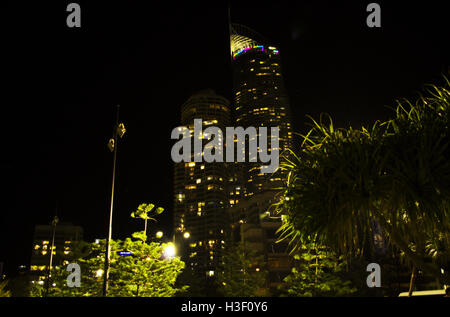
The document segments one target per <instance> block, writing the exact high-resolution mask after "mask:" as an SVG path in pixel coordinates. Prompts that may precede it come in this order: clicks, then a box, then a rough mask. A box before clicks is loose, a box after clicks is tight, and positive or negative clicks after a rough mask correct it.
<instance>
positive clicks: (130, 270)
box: [32, 232, 184, 297]
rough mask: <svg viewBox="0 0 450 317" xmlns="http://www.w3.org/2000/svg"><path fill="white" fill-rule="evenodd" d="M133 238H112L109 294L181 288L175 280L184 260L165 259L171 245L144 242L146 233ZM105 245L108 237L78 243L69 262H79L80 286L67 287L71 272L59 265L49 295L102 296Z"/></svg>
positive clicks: (37, 290) (163, 293) (169, 292)
mask: <svg viewBox="0 0 450 317" xmlns="http://www.w3.org/2000/svg"><path fill="white" fill-rule="evenodd" d="M133 238H134V239H131V238H127V239H125V240H124V241H121V240H111V273H110V290H109V296H120V297H131V296H142V297H144V296H145V297H169V296H173V295H174V294H175V293H176V292H177V291H179V288H177V287H175V281H176V279H177V276H178V275H179V274H180V273H181V271H182V269H183V268H184V262H182V261H181V260H180V259H178V258H164V256H163V252H164V249H165V248H166V247H167V246H168V245H169V244H164V243H156V242H151V243H145V240H146V237H145V236H144V235H143V232H139V233H135V234H133ZM105 245H106V241H105V240H101V241H99V243H86V242H82V243H79V244H77V245H76V246H75V248H74V254H73V255H72V259H71V260H70V261H71V262H73V263H77V264H79V265H80V268H81V287H79V288H78V287H68V286H67V277H68V275H69V274H70V272H67V271H66V267H62V266H57V267H55V268H54V271H53V272H52V280H51V282H52V284H53V283H54V286H53V287H52V288H51V289H50V292H49V296H102V275H103V273H104V272H103V265H104V256H105V253H104V249H105ZM120 252H122V254H119V253H120ZM41 288H42V286H40V285H38V284H36V285H35V286H34V288H33V291H32V296H39V295H40V294H41V291H42V290H41ZM180 288H181V289H182V288H183V287H180Z"/></svg>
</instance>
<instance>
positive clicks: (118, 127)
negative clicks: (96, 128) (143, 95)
mask: <svg viewBox="0 0 450 317" xmlns="http://www.w3.org/2000/svg"><path fill="white" fill-rule="evenodd" d="M119 107H120V106H119V105H117V114H116V124H115V125H114V132H113V138H112V139H110V140H109V144H108V146H109V148H110V150H112V151H113V172H112V186H111V205H110V210H109V225H108V237H107V239H106V254H105V270H104V271H105V273H104V275H103V296H107V295H108V279H109V268H110V257H111V244H110V243H111V237H112V218H113V206H114V185H115V180H116V161H117V148H118V142H117V139H118V136H120V137H122V136H123V134H124V133H125V127H124V126H123V124H119Z"/></svg>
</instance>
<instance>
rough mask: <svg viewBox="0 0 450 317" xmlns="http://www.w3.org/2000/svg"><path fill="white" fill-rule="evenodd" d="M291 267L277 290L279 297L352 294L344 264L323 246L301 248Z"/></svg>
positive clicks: (311, 245) (353, 288)
mask: <svg viewBox="0 0 450 317" xmlns="http://www.w3.org/2000/svg"><path fill="white" fill-rule="evenodd" d="M294 259H295V260H296V261H295V264H294V268H293V269H292V272H291V274H290V275H288V276H287V277H286V278H285V279H284V282H285V284H284V285H282V286H281V287H280V291H281V296H294V297H299V296H306V297H311V296H314V297H316V296H346V295H351V294H353V293H355V292H356V288H355V287H353V286H352V283H351V282H350V281H349V280H345V278H344V275H345V274H344V272H345V268H346V265H347V263H346V262H345V261H344V259H343V257H342V256H341V257H338V256H337V255H336V254H334V253H333V252H332V251H330V250H329V249H327V248H325V247H320V246H317V245H316V244H314V243H311V244H309V245H303V246H302V248H301V250H300V252H299V253H298V254H296V255H295V256H294Z"/></svg>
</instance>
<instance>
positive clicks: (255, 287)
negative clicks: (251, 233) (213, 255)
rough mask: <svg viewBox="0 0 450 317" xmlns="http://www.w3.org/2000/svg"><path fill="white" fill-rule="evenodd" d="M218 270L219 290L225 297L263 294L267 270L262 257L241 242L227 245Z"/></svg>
mask: <svg viewBox="0 0 450 317" xmlns="http://www.w3.org/2000/svg"><path fill="white" fill-rule="evenodd" d="M222 259H223V260H222V265H221V266H220V268H219V270H218V274H217V275H218V276H217V283H218V285H219V291H220V292H221V293H222V294H223V295H224V296H226V297H253V296H261V295H263V294H264V287H265V286H266V277H267V270H266V269H265V265H264V257H263V256H261V255H258V254H257V252H256V251H254V250H251V249H250V248H249V247H244V244H243V243H239V244H237V245H234V246H231V247H229V249H228V250H226V251H225V252H224V254H223V257H222Z"/></svg>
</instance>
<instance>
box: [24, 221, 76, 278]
mask: <svg viewBox="0 0 450 317" xmlns="http://www.w3.org/2000/svg"><path fill="white" fill-rule="evenodd" d="M52 237H53V227H52V226H51V225H36V227H35V229H34V238H33V251H32V253H31V264H30V273H31V279H32V281H33V282H36V283H43V280H45V277H46V275H47V273H48V268H49V263H50V252H52V253H53V260H52V266H60V265H68V264H69V262H68V261H67V258H69V255H70V253H71V252H72V244H73V243H75V242H79V241H81V240H82V239H83V228H81V227H80V226H74V225H72V224H71V223H66V222H61V223H58V224H57V225H56V227H55V242H54V246H53V250H51V248H52Z"/></svg>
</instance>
